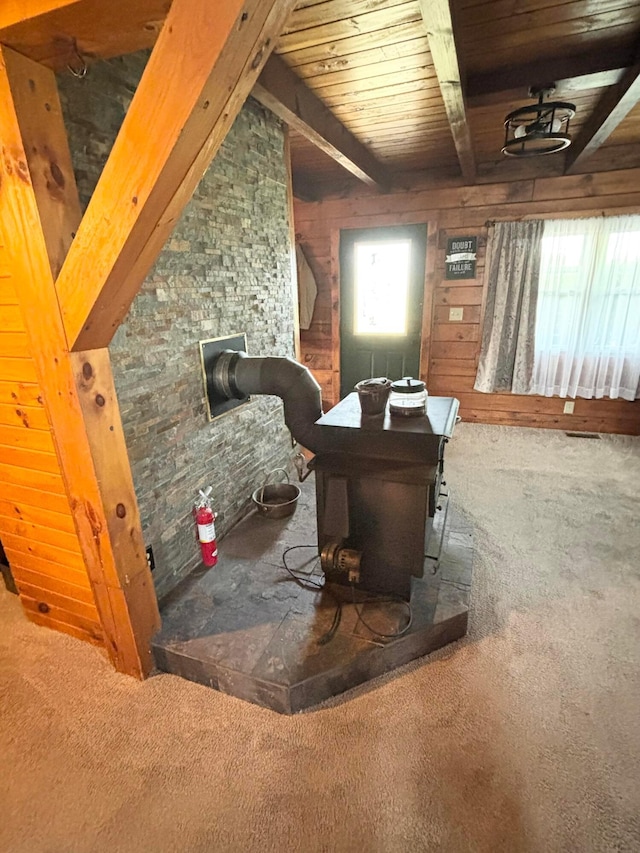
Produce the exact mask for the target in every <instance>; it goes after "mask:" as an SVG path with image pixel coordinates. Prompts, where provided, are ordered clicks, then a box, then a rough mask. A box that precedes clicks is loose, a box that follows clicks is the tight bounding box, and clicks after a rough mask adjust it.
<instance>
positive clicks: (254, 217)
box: [59, 54, 293, 595]
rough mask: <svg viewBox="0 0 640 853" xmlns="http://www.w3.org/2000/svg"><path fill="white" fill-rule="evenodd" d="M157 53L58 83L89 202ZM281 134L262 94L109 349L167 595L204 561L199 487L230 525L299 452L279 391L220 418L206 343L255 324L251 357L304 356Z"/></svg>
mask: <svg viewBox="0 0 640 853" xmlns="http://www.w3.org/2000/svg"><path fill="white" fill-rule="evenodd" d="M145 59H146V56H145V55H144V54H135V55H132V56H130V57H124V58H120V59H117V60H112V61H110V62H103V63H99V64H98V65H96V66H94V67H92V68H91V69H90V71H89V73H88V75H87V77H86V78H85V79H84V80H75V79H73V78H72V77H70V76H68V75H64V76H63V77H61V79H60V81H59V82H60V89H61V97H62V100H63V109H64V113H65V121H66V123H67V128H68V130H69V138H70V144H71V149H72V155H73V158H74V166H75V169H76V177H77V180H78V184H79V189H80V194H81V198H82V202H83V205H86V203H87V201H88V199H89V197H90V195H91V192H92V190H93V187H94V186H95V182H96V180H97V178H98V175H99V174H100V171H101V169H102V166H103V164H104V161H105V159H106V157H107V155H108V153H109V150H110V149H111V144H112V141H113V139H114V138H115V135H116V132H117V130H118V128H119V126H120V123H121V121H122V118H123V116H124V111H125V109H126V107H127V105H128V103H129V101H130V98H131V95H132V93H133V92H134V91H135V86H136V84H137V80H138V79H139V75H140V74H141V72H142V69H143V67H144V62H145ZM149 132H150V133H153V128H149ZM283 145H284V136H283V130H282V127H281V125H280V123H279V121H278V120H277V119H276V118H275V117H274V116H273V115H272V114H271V113H270V112H269V111H268V110H265V109H264V108H263V107H261V106H260V105H259V104H257V103H256V102H255V101H253V100H251V99H250V100H249V101H248V102H247V103H246V105H245V107H244V109H243V110H242V112H241V113H240V115H239V116H238V118H237V119H236V122H235V124H234V126H233V128H232V130H231V131H230V133H229V135H228V137H227V139H226V140H225V142H224V144H223V146H222V148H221V150H220V151H219V153H218V155H217V156H216V158H215V160H214V162H213V163H212V164H211V166H210V168H209V170H208V171H207V173H206V175H205V176H204V178H203V179H202V181H201V182H200V184H199V186H198V188H197V190H196V192H195V194H194V197H193V198H192V200H191V201H190V202H189V204H188V205H187V207H186V209H185V211H184V212H183V215H182V217H181V219H180V221H179V223H178V225H177V227H176V229H175V231H174V232H173V235H172V237H171V238H170V239H169V242H168V243H167V245H166V246H165V248H164V250H163V251H162V253H161V255H160V257H159V259H158V261H157V263H156V265H155V267H154V268H153V270H152V271H151V273H150V274H149V276H148V277H147V280H146V282H145V283H144V285H143V287H142V290H141V291H140V293H139V294H138V296H137V298H136V299H135V301H134V303H133V305H132V307H131V310H130V311H129V314H128V316H127V318H126V321H125V322H124V323H123V325H122V326H121V327H120V329H119V330H118V332H117V334H116V336H115V338H114V340H113V342H112V344H111V347H110V352H111V358H112V363H113V371H114V375H115V382H116V388H117V391H118V399H119V401H120V407H121V411H122V420H123V423H124V429H125V433H126V438H127V447H128V450H129V457H130V460H131V467H132V471H133V478H134V483H135V488H136V494H137V496H138V502H139V505H140V512H141V516H142V526H143V530H144V535H145V540H146V542H147V544H148V545H152V547H153V552H154V558H155V562H156V570H155V573H154V576H155V581H156V589H157V591H158V594H159V595H163V594H164V593H166V592H168V591H169V590H170V589H171V588H173V586H175V584H176V583H177V582H178V581H179V580H180V579H181V578H183V577H184V576H185V575H186V574H188V573H189V572H190V571H191V570H192V569H193V568H194V567H195V566H196V565H198V563H199V548H198V546H197V543H196V542H195V536H194V522H193V519H192V516H191V509H192V505H193V501H194V498H195V495H196V490H197V489H198V488H202V487H204V486H206V485H209V484H211V485H212V486H213V497H214V508H215V509H216V510H217V511H218V512H219V514H220V515H219V519H218V523H217V529H218V533H219V534H224V532H225V531H226V530H228V529H229V528H230V526H232V525H233V523H234V522H235V521H237V520H238V518H239V517H241V515H242V514H243V513H244V512H245V511H246V509H247V507H248V505H249V504H248V501H249V497H250V494H251V492H252V491H253V489H254V488H256V487H257V486H258V485H260V484H261V483H262V481H263V480H264V477H265V474H266V473H267V472H269V471H270V470H272V469H273V468H275V467H278V466H281V465H285V466H286V465H288V463H290V460H291V457H292V454H293V450H292V446H291V440H290V436H289V433H288V431H287V429H286V428H285V426H284V420H283V415H282V405H281V403H280V401H279V400H278V399H276V398H273V397H258V398H254V399H253V400H252V401H251V402H250V403H249V404H247V405H244V406H241V407H239V408H238V409H236V410H234V411H232V412H230V413H228V414H226V415H223V416H222V417H221V418H219V419H216V420H214V421H213V422H211V423H209V422H208V420H207V416H206V405H205V399H204V390H203V381H202V374H201V367H200V355H199V348H198V341H199V340H204V339H207V338H216V337H219V336H223V335H230V334H233V333H238V332H246V333H247V343H248V347H247V348H248V352H249V354H250V355H293V311H292V304H293V303H292V300H293V294H292V282H291V271H290V260H289V258H290V255H289V249H290V245H289V223H288V207H287V189H286V166H285V160H284V147H283Z"/></svg>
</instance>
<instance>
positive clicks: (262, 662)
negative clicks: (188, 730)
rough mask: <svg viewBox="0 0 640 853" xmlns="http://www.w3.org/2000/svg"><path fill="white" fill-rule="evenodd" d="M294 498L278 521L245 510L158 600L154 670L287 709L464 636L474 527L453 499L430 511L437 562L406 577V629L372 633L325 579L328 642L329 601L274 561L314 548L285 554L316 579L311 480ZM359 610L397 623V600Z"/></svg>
mask: <svg viewBox="0 0 640 853" xmlns="http://www.w3.org/2000/svg"><path fill="white" fill-rule="evenodd" d="M298 503H299V506H298V508H297V510H296V512H295V513H294V515H293V516H292V517H290V518H287V519H282V520H279V521H275V520H272V519H264V518H262V517H259V516H258V515H257V514H256V513H252V514H251V515H249V516H248V517H247V518H246V519H244V520H243V521H242V522H241V523H240V524H238V525H237V526H236V527H235V528H234V529H233V530H232V531H231V532H230V533H229V534H228V535H227V536H226V537H225V538H224V539H223V540H222V542H221V543H220V546H219V561H218V565H217V566H214V567H213V568H211V569H207V570H205V569H204V568H203V569H202V570H197V571H196V572H194V573H192V574H191V575H190V576H189V577H188V578H187V579H186V580H185V581H184V582H183V583H182V584H181V585H180V586H179V587H178V588H177V589H176V590H174V591H173V592H172V593H171V595H170V596H169V597H168V598H167V599H166V600H165V601H164V602H163V606H162V607H161V615H162V630H161V631H160V633H159V634H157V635H156V637H155V638H154V641H153V652H154V656H155V660H156V664H157V667H158V669H160V670H163V671H164V672H170V673H173V674H175V675H181V676H182V677H183V678H187V679H189V680H190V681H196V682H198V683H199V684H205V685H207V686H209V687H213V688H214V689H216V690H220V691H221V692H223V693H228V694H230V695H232V696H237V697H238V698H240V699H245V700H247V701H249V702H254V703H256V704H258V705H262V706H264V707H267V708H271V709H273V710H274V711H278V712H280V713H284V714H291V713H296V712H297V711H301V710H303V709H305V708H309V707H311V706H313V705H316V704H318V703H319V702H322V701H323V700H325V699H328V698H329V697H331V696H336V695H338V694H339V693H342V692H344V691H345V690H348V689H349V688H351V687H355V686H356V685H358V684H362V683H363V682H365V681H369V680H371V679H373V678H376V677H377V676H379V675H381V674H383V673H385V672H388V671H390V670H392V669H395V668H396V667H399V666H401V665H402V664H405V663H407V662H408V661H411V660H413V659H415V658H418V657H421V656H422V655H426V654H429V653H430V652H433V651H435V650H436V649H439V648H441V647H442V646H444V645H446V644H447V643H451V642H453V641H454V640H457V639H459V638H460V637H462V636H464V634H465V633H466V631H467V615H468V611H469V597H470V592H471V573H472V565H473V544H472V530H471V528H470V527H469V525H468V524H467V523H466V522H465V520H464V519H463V518H462V517H461V516H460V515H459V514H458V513H457V512H456V509H455V506H454V504H453V501H452V502H451V503H450V504H449V507H448V512H447V513H445V512H442V513H438V518H437V520H436V521H437V523H436V525H435V527H434V535H433V536H432V540H431V542H430V545H429V553H432V554H434V555H435V554H437V548H438V541H439V539H438V537H439V536H440V534H441V533H442V527H441V525H442V524H445V530H444V537H443V548H442V554H441V559H440V563H439V568H438V569H437V571H435V573H434V572H433V570H431V569H430V568H429V561H427V566H426V567H425V575H424V577H423V578H414V580H413V591H412V595H411V608H412V611H413V621H412V624H411V627H410V629H409V631H408V632H407V633H406V634H404V635H403V636H402V637H399V638H397V639H393V640H386V641H385V640H381V639H379V638H378V637H376V636H375V635H374V634H373V633H372V632H371V631H370V630H368V628H367V627H365V625H364V624H363V622H362V621H361V620H359V619H358V615H357V612H356V607H355V606H354V604H353V599H352V595H351V592H350V590H349V589H344V588H342V587H339V586H337V585H331V586H330V587H329V590H330V591H331V592H332V593H333V595H334V596H335V595H336V594H337V595H338V596H339V597H340V598H341V600H342V601H343V605H342V619H341V622H340V625H339V627H338V630H337V632H336V634H335V636H334V637H333V639H331V640H330V641H329V642H327V643H325V644H319V643H318V641H319V640H320V639H321V638H322V637H323V636H324V635H325V634H326V632H327V631H328V630H329V628H330V627H331V624H332V622H333V619H334V614H335V610H336V603H335V598H334V597H331V596H330V595H329V594H328V593H327V591H317V592H316V591H309V590H306V589H301V588H300V587H299V586H298V585H297V584H296V583H294V582H293V581H292V580H290V578H289V576H288V575H287V573H286V572H285V570H284V568H283V565H282V553H283V551H284V550H285V548H287V547H289V546H292V545H313V546H314V547H313V548H304V549H302V548H301V549H296V550H294V551H291V552H289V553H288V554H287V564H288V565H289V566H290V568H292V569H294V570H295V571H296V572H297V573H298V574H304V575H306V576H308V577H309V578H310V579H311V580H313V581H316V582H318V581H320V579H321V576H320V568H319V559H318V558H317V553H316V550H315V542H316V518H315V490H314V485H313V479H312V478H309V480H307V481H306V482H305V483H304V484H303V485H302V495H301V497H300V500H299V502H298ZM445 517H446V523H445ZM434 565H435V561H434ZM359 597H360V598H361V597H362V596H359ZM356 601H358V598H356ZM358 607H359V609H360V611H361V613H362V616H363V618H364V620H365V621H366V623H367V625H369V626H370V627H372V628H374V629H375V630H376V631H377V632H379V633H382V634H393V633H395V632H397V631H398V630H399V629H401V628H402V627H404V626H405V625H406V620H407V608H406V606H404V605H402V604H401V603H398V602H393V601H392V602H387V603H378V602H369V603H359V604H358Z"/></svg>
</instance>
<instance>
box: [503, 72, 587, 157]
mask: <svg viewBox="0 0 640 853" xmlns="http://www.w3.org/2000/svg"><path fill="white" fill-rule="evenodd" d="M554 91H555V85H549V86H545V87H543V88H540V89H537V88H536V89H534V88H531V89H530V90H529V95H530V96H531V97H532V98H535V97H537V98H538V103H537V104H528V105H527V106H526V107H520V108H519V109H517V110H514V111H513V112H511V113H509V115H508V116H507V117H506V118H505V120H504V145H503V146H502V153H503V154H505V155H506V156H507V157H537V156H539V155H541V154H554V153H555V152H556V151H562V149H563V148H567V147H568V146H569V145H571V137H570V136H569V122H570V120H571V119H572V118H573V117H574V115H575V114H576V108H575V104H568V103H565V102H564V101H547V102H546V103H545V102H544V98H545V96H548V95H552V94H553V92H554Z"/></svg>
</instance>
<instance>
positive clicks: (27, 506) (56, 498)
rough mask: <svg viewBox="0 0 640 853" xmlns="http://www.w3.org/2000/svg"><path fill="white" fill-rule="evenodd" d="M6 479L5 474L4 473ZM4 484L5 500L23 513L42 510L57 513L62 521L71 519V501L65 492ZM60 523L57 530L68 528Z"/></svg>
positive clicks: (3, 481) (6, 482)
mask: <svg viewBox="0 0 640 853" xmlns="http://www.w3.org/2000/svg"><path fill="white" fill-rule="evenodd" d="M2 476H3V478H4V472H2ZM0 482H2V483H3V495H2V497H3V500H6V501H10V502H11V503H12V504H14V505H17V506H19V508H20V510H21V511H22V512H25V511H30V510H35V511H36V512H37V511H38V509H42V510H43V511H51V512H55V513H57V514H58V515H59V516H60V518H61V519H71V516H70V514H69V500H68V498H67V496H66V494H65V493H64V492H61V493H55V492H51V491H42V490H41V489H39V488H38V487H37V486H35V485H34V486H29V485H20V484H17V483H11V482H9V481H7V480H4V479H1V480H0ZM62 525H63V522H62V521H60V523H59V524H58V525H52V526H55V527H56V528H57V529H64V530H66V529H67V528H66V527H64V526H62Z"/></svg>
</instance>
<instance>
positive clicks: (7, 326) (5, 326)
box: [0, 305, 25, 332]
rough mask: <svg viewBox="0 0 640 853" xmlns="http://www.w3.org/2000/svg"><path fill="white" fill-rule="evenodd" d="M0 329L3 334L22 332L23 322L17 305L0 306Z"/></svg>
mask: <svg viewBox="0 0 640 853" xmlns="http://www.w3.org/2000/svg"><path fill="white" fill-rule="evenodd" d="M0 329H2V331H3V332H24V331H25V326H24V320H23V319H22V313H21V311H20V308H19V307H18V306H17V305H0Z"/></svg>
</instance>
